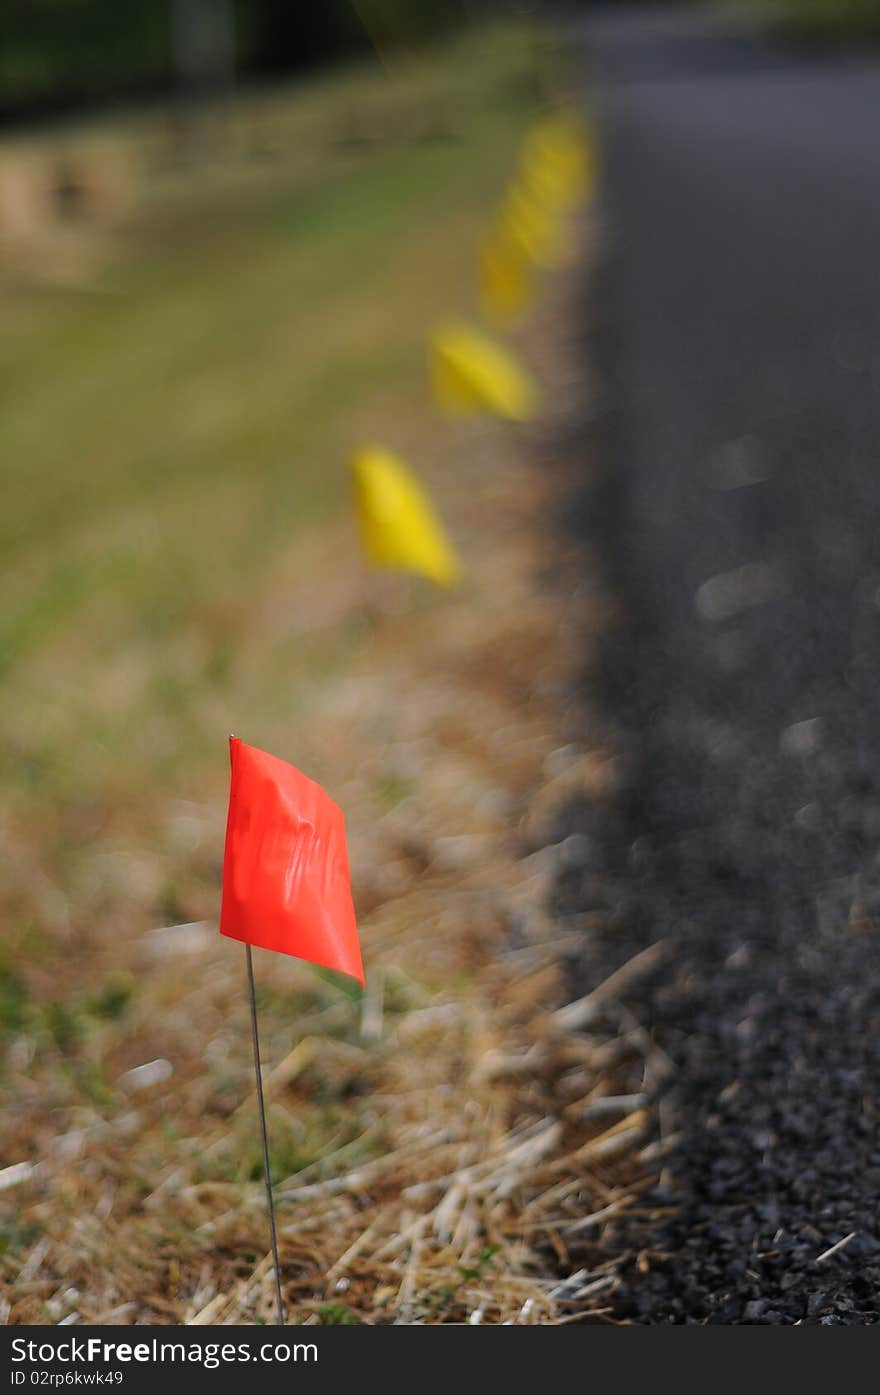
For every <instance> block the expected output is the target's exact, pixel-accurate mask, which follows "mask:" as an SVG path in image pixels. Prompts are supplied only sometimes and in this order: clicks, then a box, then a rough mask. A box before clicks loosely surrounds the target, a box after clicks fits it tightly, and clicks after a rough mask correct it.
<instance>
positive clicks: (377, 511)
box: [351, 446, 461, 586]
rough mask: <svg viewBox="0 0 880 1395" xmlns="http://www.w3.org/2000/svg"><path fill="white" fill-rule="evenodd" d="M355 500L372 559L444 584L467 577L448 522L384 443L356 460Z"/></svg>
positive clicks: (358, 454) (364, 451) (353, 463)
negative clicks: (436, 511) (459, 559)
mask: <svg viewBox="0 0 880 1395" xmlns="http://www.w3.org/2000/svg"><path fill="white" fill-rule="evenodd" d="M351 470H352V480H353V485H354V505H355V513H356V515H357V521H358V527H359V530H360V535H361V543H362V545H363V549H364V553H365V555H366V557H367V560H368V561H369V562H372V564H373V565H374V566H376V567H387V568H390V569H391V570H394V571H406V572H416V573H418V575H420V576H426V577H428V578H429V580H431V581H434V582H436V583H437V585H438V586H454V585H455V584H456V582H457V581H458V580H459V578H460V576H461V567H460V565H459V561H458V558H457V557H456V555H455V551H454V549H453V547H452V544H451V543H450V541H449V539H448V538H447V536H446V533H445V530H444V528H443V524H442V523H441V522H440V519H439V518H438V517H437V515H436V513H435V512H434V509H433V508H432V506H431V503H430V501H429V499H428V497H427V495H426V494H425V492H424V490H423V489H422V487H421V485H420V484H419V482H418V480H417V479H416V477H415V475H414V474H413V473H412V471H411V470H410V469H409V468H408V467H407V466H406V465H405V464H404V463H403V461H402V460H401V459H399V457H398V456H396V455H394V454H393V453H392V452H391V451H390V450H385V449H384V448H383V447H382V446H365V447H363V448H362V449H361V450H359V451H357V452H356V453H355V455H354V456H353V457H352V460H351Z"/></svg>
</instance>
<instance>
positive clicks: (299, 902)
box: [220, 736, 364, 984]
mask: <svg viewBox="0 0 880 1395" xmlns="http://www.w3.org/2000/svg"><path fill="white" fill-rule="evenodd" d="M229 754H230V757H231V760H232V784H231V788H230V791H229V818H228V820H227V824H226V851H225V854H224V857H223V904H222V907H221V910H220V933H221V934H222V935H229V936H230V937H231V938H232V939H233V940H244V942H245V943H246V944H251V945H259V946H261V948H263V949H275V950H279V951H280V952H281V953H282V954H293V955H296V957H297V958H298V959H308V960H309V961H310V962H311V963H312V964H321V965H323V967H324V968H327V969H338V970H339V971H340V972H341V973H343V974H350V975H351V977H352V978H356V979H357V980H358V981H359V982H360V983H361V984H363V982H364V968H363V963H362V962H361V950H360V944H359V943H358V933H357V923H356V921H355V916H354V906H353V905H352V900H351V885H350V880H349V870H348V854H347V852H346V847H345V820H344V818H343V816H342V810H341V809H340V808H339V807H338V806H337V805H336V804H334V803H333V800H332V799H331V798H330V797H329V795H326V794H325V793H324V791H323V790H322V789H321V786H320V785H316V784H315V782H314V780H310V779H308V777H307V776H305V775H303V774H302V772H301V771H299V770H297V769H296V767H295V766H292V765H288V763H287V761H283V760H279V759H278V757H277V756H270V755H269V754H268V752H266V751H260V750H258V749H257V747H256V746H246V745H245V743H244V742H243V741H239V739H238V737H236V736H232V737H230V738H229Z"/></svg>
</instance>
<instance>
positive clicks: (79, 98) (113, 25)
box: [0, 0, 486, 117]
mask: <svg viewBox="0 0 880 1395" xmlns="http://www.w3.org/2000/svg"><path fill="white" fill-rule="evenodd" d="M471 8H473V5H472V6H471ZM479 8H481V9H482V8H486V7H485V6H480V7H479ZM465 14H466V7H465V4H464V0H321V3H320V4H310V5H304V4H298V3H296V2H295V0H157V3H150V4H144V3H143V0H4V2H3V5H2V6H0V115H3V116H6V117H10V116H13V117H21V116H26V115H29V114H32V113H34V112H38V111H44V110H59V109H66V108H70V107H76V106H79V105H82V104H83V103H86V102H88V103H89V104H90V105H94V104H95V103H100V102H102V101H113V100H116V99H118V98H119V97H121V96H123V95H125V96H129V95H132V94H140V95H142V96H143V95H148V94H157V95H159V94H163V93H167V92H168V91H170V90H173V89H174V88H176V87H179V86H180V84H181V82H183V83H184V84H186V85H189V84H190V83H192V82H195V83H196V84H198V83H199V80H200V79H201V83H202V84H204V85H210V84H211V83H218V82H222V81H223V80H224V78H228V77H229V76H230V75H231V73H232V72H233V71H234V72H235V73H237V74H241V75H244V76H246V77H248V78H259V77H260V76H261V75H266V76H272V75H278V74H279V73H284V72H295V71H297V70H300V69H305V68H310V67H314V66H315V65H316V64H319V63H322V62H327V61H331V60H333V59H334V58H339V57H344V56H348V55H351V54H354V53H357V52H358V51H363V50H368V49H370V48H371V47H378V48H380V49H381V48H382V47H383V46H385V45H389V44H400V43H412V42H417V41H419V40H422V39H425V38H429V37H432V36H434V35H437V34H438V33H441V32H445V31H449V30H451V29H453V28H454V27H455V26H456V25H457V24H458V23H460V21H461V20H462V19H463V18H464V17H465Z"/></svg>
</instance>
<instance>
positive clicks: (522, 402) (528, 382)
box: [430, 324, 538, 421]
mask: <svg viewBox="0 0 880 1395" xmlns="http://www.w3.org/2000/svg"><path fill="white" fill-rule="evenodd" d="M430 365H431V379H432V384H433V389H434V397H435V400H436V402H437V405H438V407H440V409H441V410H442V411H444V412H447V413H448V414H449V415H450V416H476V415H479V414H480V413H483V412H489V413H493V414H494V415H495V416H499V417H507V418H509V419H510V420H512V421H528V420H529V419H530V418H531V417H533V416H535V414H536V413H537V410H538V389H537V386H536V384H535V381H534V379H533V378H532V376H531V374H529V373H528V372H527V371H526V369H525V368H522V367H521V366H520V364H519V363H518V362H517V360H516V358H515V357H514V356H513V354H512V353H511V352H510V350H509V349H507V348H505V347H504V345H502V344H499V343H497V342H496V341H495V340H494V339H490V338H489V336H488V335H487V334H483V333H481V332H480V331H479V330H476V329H471V327H470V326H469V325H466V324H451V325H446V326H444V327H443V328H442V329H438V330H436V331H435V333H434V334H433V335H432V338H431V344H430Z"/></svg>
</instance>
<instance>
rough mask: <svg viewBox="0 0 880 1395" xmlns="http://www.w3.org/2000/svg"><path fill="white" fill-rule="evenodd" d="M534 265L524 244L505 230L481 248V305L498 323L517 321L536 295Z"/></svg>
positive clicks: (495, 233)
mask: <svg viewBox="0 0 880 1395" xmlns="http://www.w3.org/2000/svg"><path fill="white" fill-rule="evenodd" d="M532 283H533V275H532V269H531V266H530V264H529V260H528V258H527V257H526V255H525V253H524V251H523V249H522V247H520V246H518V245H517V243H516V242H515V241H514V239H513V238H511V237H508V236H505V235H504V233H503V232H494V233H491V234H490V235H489V237H487V238H486V239H485V241H484V242H483V245H482V247H481V248H480V309H481V310H482V312H483V314H484V316H485V317H486V319H487V320H490V321H491V322H492V323H493V324H497V325H511V324H515V323H516V321H517V320H518V319H520V317H521V316H522V315H523V314H525V312H526V311H527V310H528V309H529V308H530V306H531V304H532V301H533V299H534V287H533V284H532Z"/></svg>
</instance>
